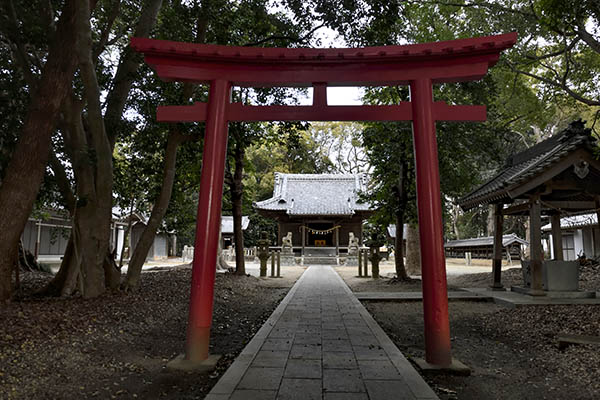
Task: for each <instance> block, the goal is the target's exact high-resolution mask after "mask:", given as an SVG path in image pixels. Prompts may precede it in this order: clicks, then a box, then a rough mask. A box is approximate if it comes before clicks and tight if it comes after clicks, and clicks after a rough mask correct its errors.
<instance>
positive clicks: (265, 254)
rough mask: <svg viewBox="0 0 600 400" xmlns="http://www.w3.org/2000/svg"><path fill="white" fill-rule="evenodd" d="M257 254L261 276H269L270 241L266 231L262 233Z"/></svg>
mask: <svg viewBox="0 0 600 400" xmlns="http://www.w3.org/2000/svg"><path fill="white" fill-rule="evenodd" d="M256 253H257V256H258V259H259V260H260V276H267V260H268V259H269V239H268V238H267V232H265V231H262V232H261V233H260V239H259V240H258V246H257V249H256Z"/></svg>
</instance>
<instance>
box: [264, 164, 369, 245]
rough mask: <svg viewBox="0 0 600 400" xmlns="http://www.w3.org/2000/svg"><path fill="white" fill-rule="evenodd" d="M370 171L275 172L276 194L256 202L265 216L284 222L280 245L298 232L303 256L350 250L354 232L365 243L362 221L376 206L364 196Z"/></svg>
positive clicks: (294, 241) (295, 240)
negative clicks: (350, 240) (283, 240)
mask: <svg viewBox="0 0 600 400" xmlns="http://www.w3.org/2000/svg"><path fill="white" fill-rule="evenodd" d="M366 182H367V181H366V175H364V174H283V173H280V172H276V173H275V185H274V188H273V197H271V198H270V199H267V200H264V201H259V202H256V203H254V208H255V209H256V210H257V211H258V213H259V214H261V215H263V216H264V217H267V218H271V219H275V220H277V222H278V237H277V244H278V245H281V243H282V239H283V238H284V237H285V236H286V235H288V232H291V234H292V246H293V250H294V253H295V254H296V255H297V256H305V255H307V256H310V255H315V254H319V255H325V254H327V255H330V256H334V255H335V256H336V257H339V256H340V255H345V254H346V253H347V251H348V243H349V237H350V233H353V234H354V236H355V237H357V238H358V240H359V243H362V222H363V220H364V219H366V218H367V217H368V216H369V215H371V213H372V211H371V209H370V207H369V205H368V204H366V203H362V202H360V200H359V193H360V192H363V191H365V190H366Z"/></svg>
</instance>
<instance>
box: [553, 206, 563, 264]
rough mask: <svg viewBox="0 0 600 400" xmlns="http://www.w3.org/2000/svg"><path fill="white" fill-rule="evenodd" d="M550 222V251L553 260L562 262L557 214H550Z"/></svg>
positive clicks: (560, 235) (560, 233)
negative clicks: (552, 253) (552, 251)
mask: <svg viewBox="0 0 600 400" xmlns="http://www.w3.org/2000/svg"><path fill="white" fill-rule="evenodd" d="M550 222H551V224H552V249H553V250H554V259H555V260H559V261H562V260H564V255H563V245H562V231H561V230H560V214H559V213H558V212H556V213H554V214H552V216H551V217H550Z"/></svg>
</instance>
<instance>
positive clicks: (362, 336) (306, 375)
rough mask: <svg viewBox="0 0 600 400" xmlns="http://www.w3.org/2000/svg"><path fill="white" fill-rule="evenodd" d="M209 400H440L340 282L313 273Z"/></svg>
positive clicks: (327, 270)
mask: <svg viewBox="0 0 600 400" xmlns="http://www.w3.org/2000/svg"><path fill="white" fill-rule="evenodd" d="M206 399H207V400H226V399H227V400H254V399H257V400H258V399H260V400H263V399H264V400H267V399H269V400H272V399H281V400H286V399H299V400H300V399H302V400H312V399H324V400H338V399H340V400H342V399H343V400H363V399H364V400H367V399H370V400H380V399H382V400H384V399H385V400H388V399H437V397H436V395H435V393H434V392H433V391H432V390H431V388H430V387H429V386H428V385H427V384H426V383H425V381H423V379H422V378H421V377H420V375H419V374H418V373H417V372H416V371H415V370H414V368H413V367H412V365H411V364H410V363H409V362H408V361H407V360H406V358H404V356H403V355H402V354H401V353H400V351H399V350H398V349H397V348H396V346H395V345H394V344H393V343H392V341H391V340H390V339H389V338H388V336H387V335H386V334H385V333H384V332H383V330H382V329H381V328H380V327H379V325H378V324H377V323H376V322H375V321H374V320H373V318H372V317H371V315H370V314H369V313H368V312H367V311H366V309H365V308H364V307H363V306H362V305H361V304H360V302H359V301H358V300H357V299H356V297H355V296H354V295H353V294H352V292H351V291H350V289H349V288H348V287H347V286H346V284H345V283H344V282H343V281H342V279H341V278H340V277H339V275H338V274H337V273H336V272H335V271H334V270H333V269H332V268H331V267H329V266H311V267H309V268H308V269H307V270H306V272H305V273H304V274H303V275H302V277H301V278H300V279H299V280H298V282H296V284H295V285H294V287H293V288H292V289H291V290H290V292H289V293H288V295H287V296H286V298H285V299H284V300H283V301H282V303H281V304H280V305H279V307H278V308H277V309H276V310H275V311H274V312H273V315H272V316H271V317H270V318H269V320H268V321H267V322H266V323H265V325H264V326H263V327H262V328H261V330H260V331H259V332H258V333H257V334H256V336H255V337H254V338H253V340H252V341H251V342H250V343H249V344H248V346H247V347H246V348H245V349H244V351H243V352H242V353H241V354H240V356H239V357H238V358H237V359H236V361H235V362H234V363H233V364H232V366H231V367H230V368H229V369H228V370H227V372H226V373H225V374H224V375H223V377H222V378H221V379H220V380H219V382H218V383H217V385H215V387H214V388H213V390H212V391H211V392H210V394H209V395H208V396H207V397H206Z"/></svg>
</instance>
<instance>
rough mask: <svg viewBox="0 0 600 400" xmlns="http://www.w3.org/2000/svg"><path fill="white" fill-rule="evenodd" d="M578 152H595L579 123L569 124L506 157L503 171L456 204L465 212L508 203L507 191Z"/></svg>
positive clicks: (593, 140) (590, 139)
mask: <svg viewBox="0 0 600 400" xmlns="http://www.w3.org/2000/svg"><path fill="white" fill-rule="evenodd" d="M579 148H588V149H590V150H592V149H594V148H595V138H593V137H592V136H591V130H590V129H586V128H585V126H584V124H583V122H582V121H581V120H578V121H574V122H572V123H571V124H570V125H569V127H568V128H567V129H565V130H563V131H561V132H560V133H558V134H556V135H554V136H552V137H550V138H548V139H546V140H544V141H542V142H540V143H538V144H536V145H535V146H532V147H530V148H529V149H527V150H525V151H522V152H520V153H517V154H514V155H512V156H511V157H509V158H508V159H507V160H506V164H505V167H504V169H502V170H501V171H500V172H499V173H498V174H497V175H496V176H495V177H494V178H492V179H490V180H489V181H487V182H486V183H484V184H483V185H481V186H479V187H478V188H476V189H475V190H473V191H472V192H471V193H469V194H467V195H466V196H464V197H463V198H461V199H460V200H459V201H458V204H459V205H460V206H461V207H462V208H463V209H464V210H468V209H471V208H473V207H476V206H478V205H480V204H489V203H494V202H497V201H500V200H509V199H511V196H510V193H509V189H510V188H512V187H515V186H517V185H519V184H521V183H524V182H526V181H528V180H529V179H531V178H532V177H534V176H536V175H538V174H540V173H541V172H543V171H544V170H546V169H547V168H549V167H550V166H551V165H553V164H554V163H556V162H557V161H559V160H561V159H562V158H563V157H565V156H566V155H568V154H569V153H571V152H573V151H575V150H577V149H579Z"/></svg>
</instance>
